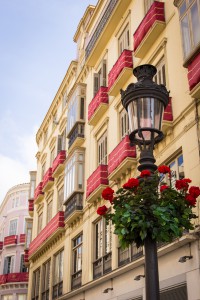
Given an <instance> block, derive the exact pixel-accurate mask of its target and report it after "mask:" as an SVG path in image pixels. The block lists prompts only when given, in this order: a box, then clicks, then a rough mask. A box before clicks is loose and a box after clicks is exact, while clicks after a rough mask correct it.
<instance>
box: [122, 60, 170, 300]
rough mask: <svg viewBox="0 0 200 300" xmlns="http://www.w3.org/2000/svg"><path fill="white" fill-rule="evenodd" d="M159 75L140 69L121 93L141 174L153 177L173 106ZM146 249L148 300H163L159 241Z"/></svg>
mask: <svg viewBox="0 0 200 300" xmlns="http://www.w3.org/2000/svg"><path fill="white" fill-rule="evenodd" d="M156 73H157V70H156V68H155V67H154V66H152V65H148V64H146V65H141V66H138V67H137V68H135V69H134V70H133V74H134V75H135V77H136V78H137V80H138V81H137V82H136V83H131V84H129V86H128V87H127V89H126V90H125V91H123V90H121V96H122V104H123V106H124V107H125V109H126V110H127V111H128V116H129V124H130V131H131V133H130V135H129V138H130V141H131V144H132V145H137V146H138V147H139V149H140V151H141V153H140V160H139V163H140V165H139V166H138V170H139V171H143V170H149V171H150V172H151V173H152V174H153V173H154V172H155V171H156V170H157V166H156V165H155V158H154V155H153V149H154V145H155V144H156V143H158V142H160V141H161V140H162V139H163V137H164V136H163V133H162V131H161V125H162V117H163V111H164V108H165V107H166V106H167V104H168V102H169V92H168V91H167V89H166V87H165V86H164V85H162V84H160V85H158V84H157V83H155V82H154V81H153V80H152V79H153V76H154V75H155V74H156ZM149 202H151V199H149ZM144 247H145V282H146V283H145V286H146V300H159V299H160V297H159V276H158V258H157V244H156V241H155V240H152V238H151V237H150V236H147V237H146V239H145V242H144Z"/></svg>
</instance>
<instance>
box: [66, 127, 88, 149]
mask: <svg viewBox="0 0 200 300" xmlns="http://www.w3.org/2000/svg"><path fill="white" fill-rule="evenodd" d="M84 129H85V125H84V124H83V123H77V124H76V126H75V127H74V129H73V131H72V132H71V134H70V136H69V142H68V148H70V147H71V146H72V144H73V143H74V142H75V140H76V139H77V138H84Z"/></svg>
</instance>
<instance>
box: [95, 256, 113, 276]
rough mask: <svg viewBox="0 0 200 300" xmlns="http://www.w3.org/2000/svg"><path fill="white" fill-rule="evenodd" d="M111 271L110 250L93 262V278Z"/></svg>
mask: <svg viewBox="0 0 200 300" xmlns="http://www.w3.org/2000/svg"><path fill="white" fill-rule="evenodd" d="M111 271H112V252H109V253H107V254H106V255H104V256H102V257H100V258H98V259H97V260H96V261H95V262H94V263H93V278H94V279H96V278H99V277H101V276H102V275H104V274H107V273H109V272H111Z"/></svg>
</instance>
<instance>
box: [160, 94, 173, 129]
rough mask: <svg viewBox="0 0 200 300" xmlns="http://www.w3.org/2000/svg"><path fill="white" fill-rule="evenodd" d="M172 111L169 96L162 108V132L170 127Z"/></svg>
mask: <svg viewBox="0 0 200 300" xmlns="http://www.w3.org/2000/svg"><path fill="white" fill-rule="evenodd" d="M172 121H173V113H172V98H171V97H170V98H169V104H168V105H167V107H166V108H165V110H164V114H163V121H162V131H163V133H164V134H166V133H167V130H168V129H169V128H171V127H172Z"/></svg>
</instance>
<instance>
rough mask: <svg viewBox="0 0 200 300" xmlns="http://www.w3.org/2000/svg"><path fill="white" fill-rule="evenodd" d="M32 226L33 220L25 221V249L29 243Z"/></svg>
mask: <svg viewBox="0 0 200 300" xmlns="http://www.w3.org/2000/svg"><path fill="white" fill-rule="evenodd" d="M32 226H33V222H32V221H26V249H28V248H29V245H30V243H31V238H32Z"/></svg>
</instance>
